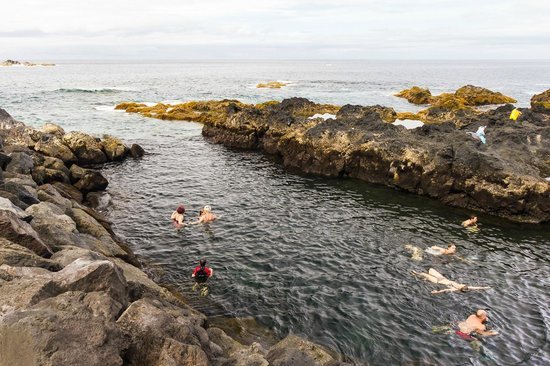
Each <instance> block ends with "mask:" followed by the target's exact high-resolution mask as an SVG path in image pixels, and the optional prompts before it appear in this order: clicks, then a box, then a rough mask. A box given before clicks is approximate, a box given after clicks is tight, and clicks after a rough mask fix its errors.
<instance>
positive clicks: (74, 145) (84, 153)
mask: <svg viewBox="0 0 550 366" xmlns="http://www.w3.org/2000/svg"><path fill="white" fill-rule="evenodd" d="M100 141H101V140H99V139H96V138H93V137H92V136H90V135H86V134H85V133H82V132H69V133H67V134H65V135H63V142H64V143H65V144H66V145H67V146H68V147H69V148H70V149H71V151H72V152H73V153H74V155H75V156H76V158H77V159H78V164H80V165H93V164H101V163H105V162H106V161H107V156H105V153H104V152H103V146H102V145H101V142H100Z"/></svg>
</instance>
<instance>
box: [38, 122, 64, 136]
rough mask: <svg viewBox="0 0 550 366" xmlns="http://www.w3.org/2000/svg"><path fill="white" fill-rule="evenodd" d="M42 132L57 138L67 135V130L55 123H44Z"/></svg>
mask: <svg viewBox="0 0 550 366" xmlns="http://www.w3.org/2000/svg"><path fill="white" fill-rule="evenodd" d="M42 132H43V133H46V134H50V135H56V136H63V135H64V134H65V130H64V129H63V128H61V126H59V125H56V124H55V123H44V125H42Z"/></svg>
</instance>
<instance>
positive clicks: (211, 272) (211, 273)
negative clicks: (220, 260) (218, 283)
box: [208, 268, 214, 277]
mask: <svg viewBox="0 0 550 366" xmlns="http://www.w3.org/2000/svg"><path fill="white" fill-rule="evenodd" d="M213 275H214V270H213V269H212V268H210V276H208V277H212V276H213Z"/></svg>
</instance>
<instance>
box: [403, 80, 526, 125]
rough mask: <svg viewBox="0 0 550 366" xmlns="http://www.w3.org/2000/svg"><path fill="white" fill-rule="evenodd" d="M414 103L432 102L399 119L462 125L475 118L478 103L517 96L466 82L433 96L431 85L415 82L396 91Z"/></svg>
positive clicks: (512, 101) (509, 101)
mask: <svg viewBox="0 0 550 366" xmlns="http://www.w3.org/2000/svg"><path fill="white" fill-rule="evenodd" d="M395 95H396V96H397V97H401V98H405V99H407V100H408V101H409V102H410V103H413V104H430V107H428V108H426V109H423V110H421V111H419V112H418V113H410V112H404V113H400V114H399V118H400V119H416V120H420V121H422V122H424V123H429V124H439V123H444V122H449V121H452V122H454V123H456V124H457V126H458V127H462V126H464V125H466V124H468V123H469V121H470V120H472V119H475V118H476V116H477V114H478V113H479V111H477V110H476V109H475V107H477V106H484V105H494V104H506V103H516V102H517V101H516V100H515V99H514V98H511V97H508V96H506V95H504V94H502V93H499V92H494V91H491V90H489V89H486V88H482V87H479V86H474V85H465V86H463V87H460V88H458V89H457V90H456V91H455V92H454V93H443V94H440V95H436V96H432V94H431V93H430V91H429V90H428V89H422V88H420V87H417V86H413V87H412V88H411V89H405V90H402V91H400V92H399V93H397V94H395Z"/></svg>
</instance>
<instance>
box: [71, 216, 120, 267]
mask: <svg viewBox="0 0 550 366" xmlns="http://www.w3.org/2000/svg"><path fill="white" fill-rule="evenodd" d="M66 212H67V214H68V215H69V216H70V217H71V218H72V219H73V220H74V222H75V223H76V227H77V230H78V231H79V232H80V233H81V234H88V235H90V236H92V237H94V238H96V239H97V240H86V242H87V244H88V247H90V249H94V250H96V251H98V252H99V253H101V254H103V255H106V256H108V257H125V256H126V254H127V253H126V252H125V251H124V250H123V249H122V248H120V247H119V246H118V245H117V243H115V241H114V240H113V238H112V237H111V235H110V233H109V232H108V231H107V230H106V229H105V228H104V227H103V226H102V225H101V224H100V223H99V222H97V221H96V220H95V219H94V218H93V217H92V216H90V215H89V214H88V213H86V212H85V211H84V210H82V209H80V208H68V209H67V210H66ZM80 237H81V238H82V236H80ZM97 241H99V242H100V243H98V242H97Z"/></svg>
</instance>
